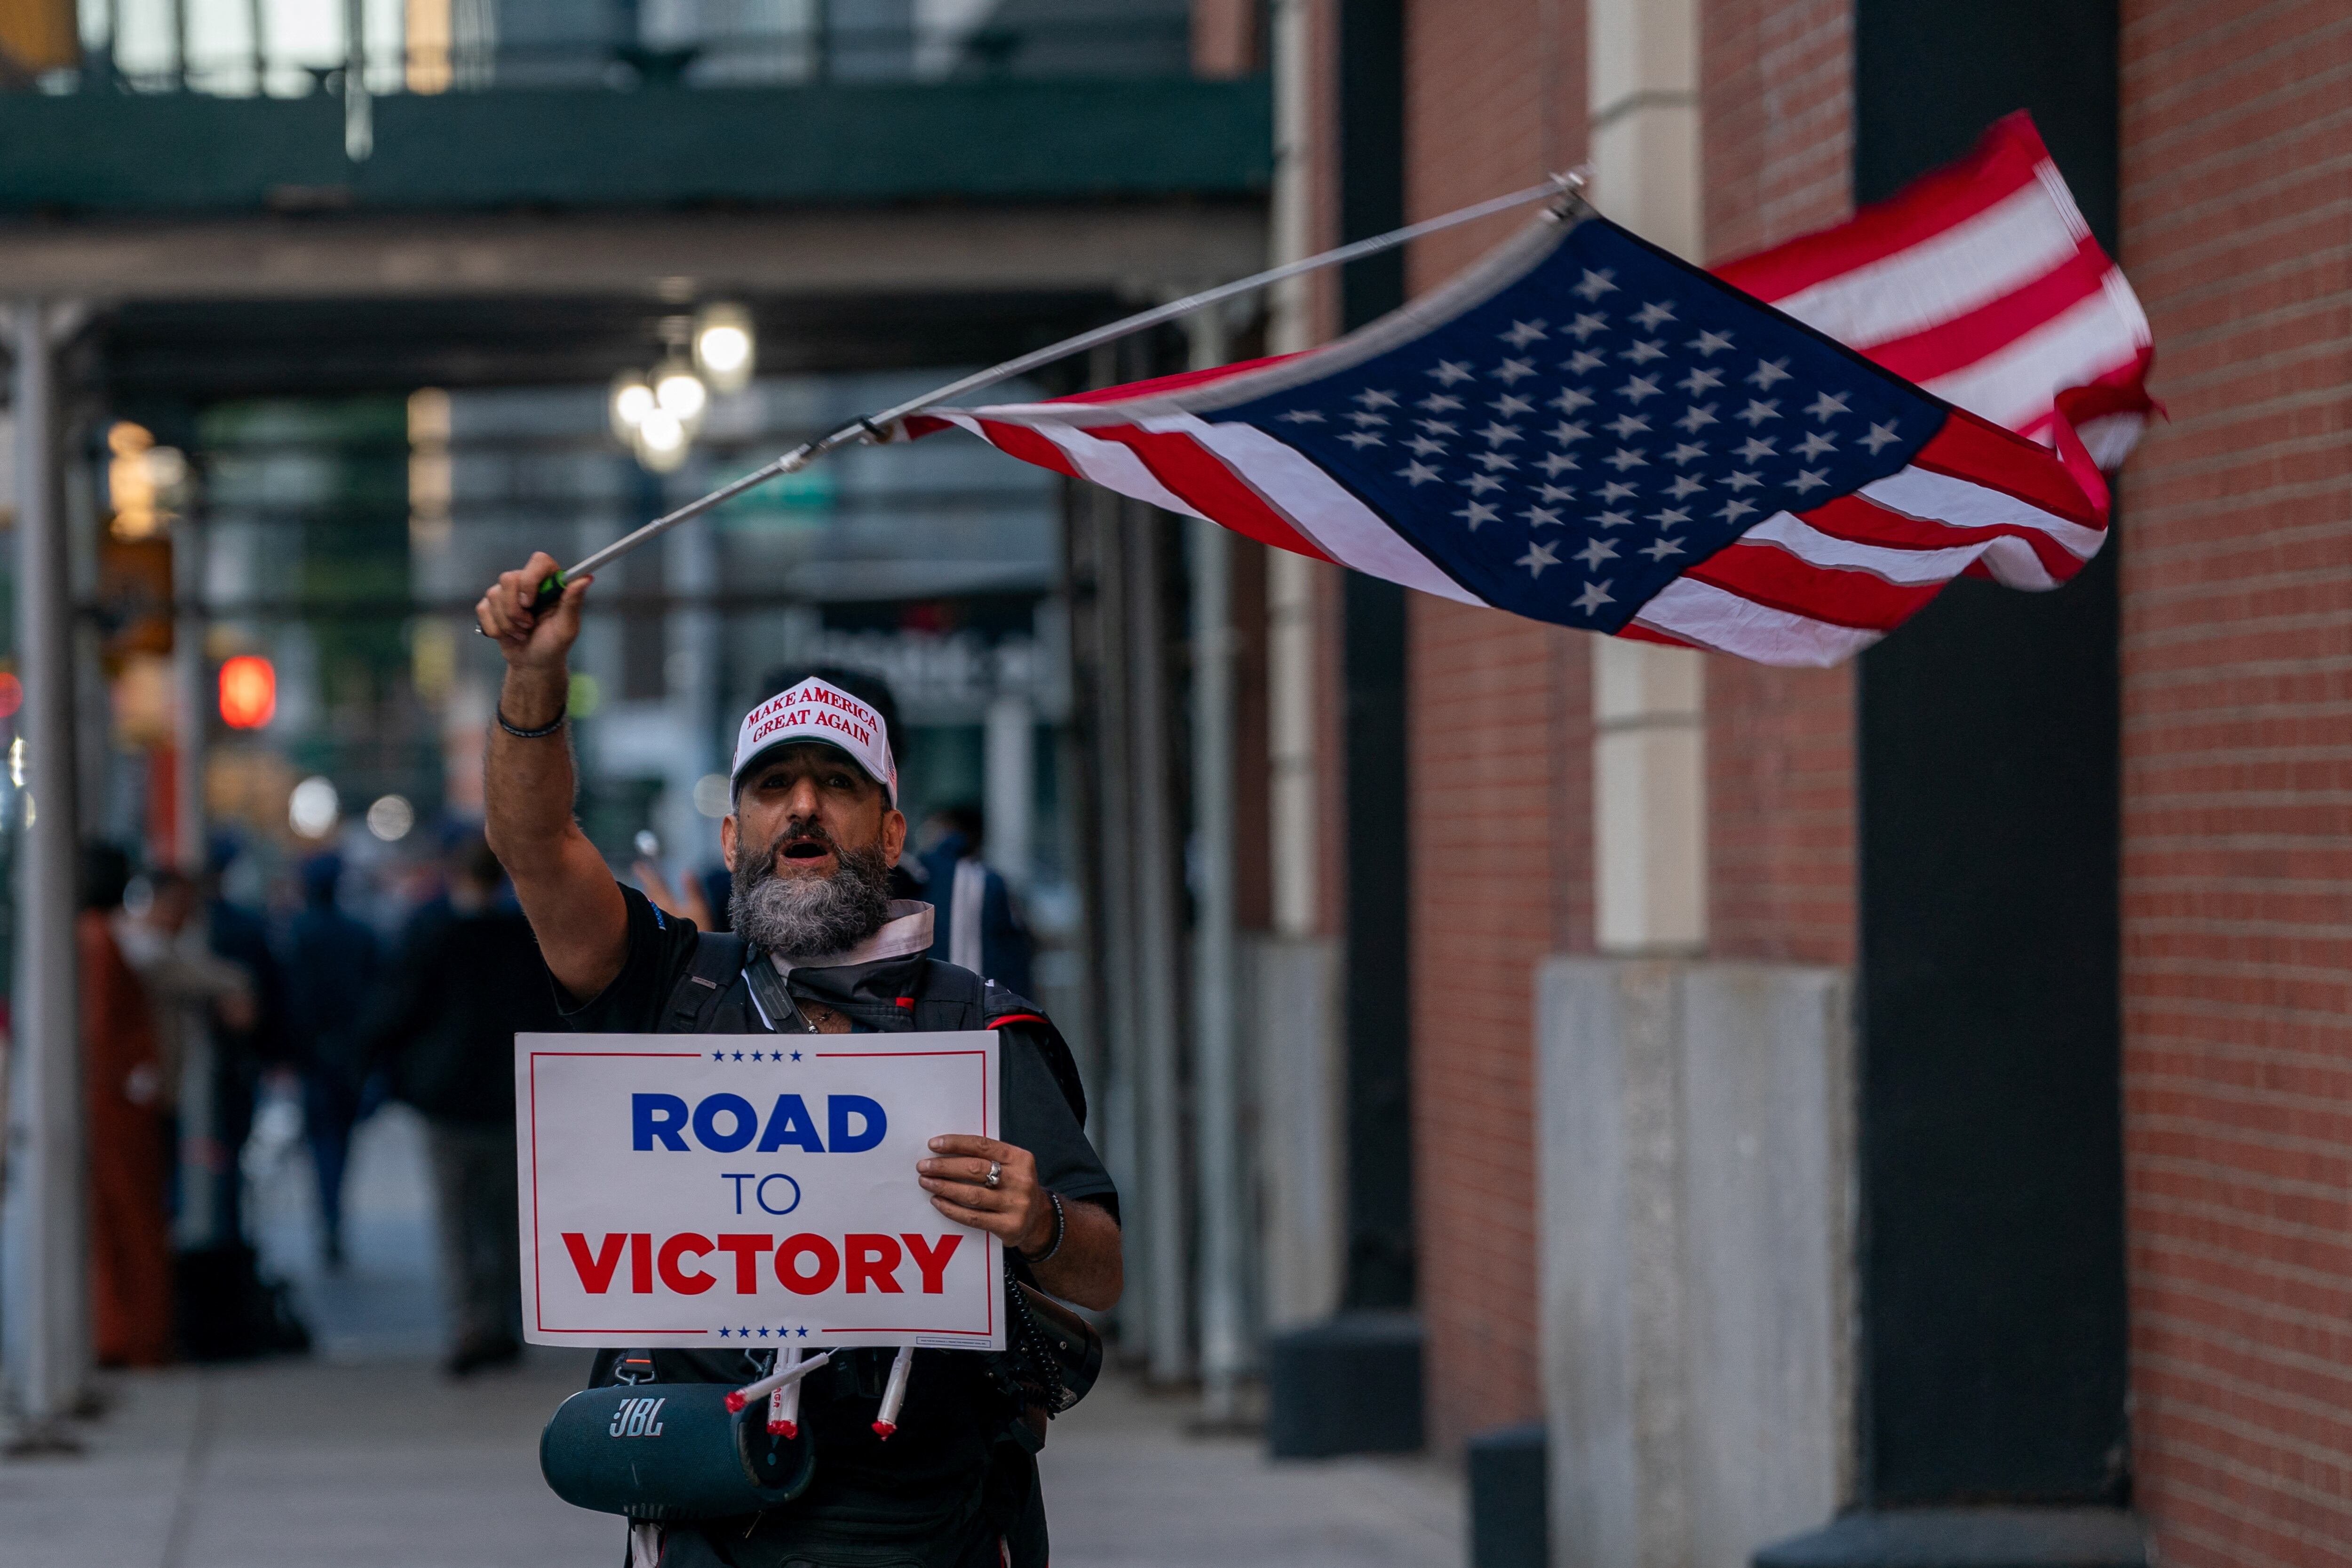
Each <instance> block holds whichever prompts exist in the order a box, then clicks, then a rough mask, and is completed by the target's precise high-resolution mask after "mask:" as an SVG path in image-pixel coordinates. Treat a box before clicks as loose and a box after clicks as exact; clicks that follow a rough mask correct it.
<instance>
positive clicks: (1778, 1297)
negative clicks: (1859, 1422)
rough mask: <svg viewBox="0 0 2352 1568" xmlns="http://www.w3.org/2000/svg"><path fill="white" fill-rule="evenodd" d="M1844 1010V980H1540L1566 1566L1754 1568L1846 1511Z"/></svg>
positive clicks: (1678, 974) (1579, 964)
mask: <svg viewBox="0 0 2352 1568" xmlns="http://www.w3.org/2000/svg"><path fill="white" fill-rule="evenodd" d="M1851 1007H1852V1002H1851V991H1850V987H1849V984H1848V981H1847V978H1846V976H1845V975H1844V974H1843V973H1842V972H1840V971H1836V970H1824V969H1803V968H1797V967H1793V966H1781V965H1770V964H1738V963H1685V962H1681V961H1675V960H1646V961H1627V960H1622V959H1581V958H1556V959H1553V960H1551V961H1550V962H1549V963H1547V964H1546V965H1545V966H1544V968H1543V970H1542V971H1541V972H1540V973H1539V975H1538V980H1537V994H1536V1010H1537V1068H1536V1075H1537V1085H1538V1097H1539V1099H1540V1101H1541V1104H1542V1108H1543V1117H1542V1126H1541V1131H1542V1136H1541V1138H1540V1139H1539V1140H1538V1148H1539V1150H1540V1160H1541V1163H1540V1166H1539V1169H1538V1182H1537V1191H1538V1194H1540V1196H1541V1200H1542V1202H1541V1207H1542V1225H1543V1237H1544V1247H1543V1273H1542V1282H1541V1289H1542V1295H1541V1303H1542V1305H1541V1311H1542V1322H1543V1335H1544V1394H1545V1401H1544V1403H1545V1406H1546V1409H1547V1412H1548V1415H1549V1426H1550V1435H1551V1444H1550V1463H1551V1520H1552V1526H1551V1530H1552V1552H1553V1558H1552V1560H1553V1561H1554V1562H1555V1563H1561V1564H1572V1565H1574V1568H1741V1565H1743V1564H1745V1563H1747V1562H1748V1557H1749V1555H1750V1553H1752V1552H1754V1551H1755V1550H1756V1548H1757V1547H1758V1546H1759V1545H1761V1544H1763V1543H1764V1542H1769V1541H1771V1540H1774V1539H1776V1538H1778V1537H1780V1536H1782V1535H1785V1534H1788V1533H1789V1532H1790V1531H1794V1530H1797V1529H1800V1528H1802V1527H1803V1526H1805V1525H1808V1524H1811V1523H1813V1522H1815V1521H1819V1520H1821V1519H1822V1518H1824V1517H1826V1516H1828V1515H1829V1514H1830V1513H1831V1512H1832V1511H1833V1510H1835V1509H1836V1507H1837V1505H1838V1504H1839V1502H1840V1501H1842V1500H1843V1499H1845V1498H1847V1497H1848V1496H1850V1495H1851V1494H1852V1488H1853V1461H1852V1456H1853V1432H1852V1412H1853V1321H1854V1319H1853V1268H1852V1252H1853V1208H1854V1204H1853V1189H1852V1174H1851V1173H1852V1171H1853V1043H1852V1037H1851V1032H1850V1028H1849V1016H1850V1013H1851Z"/></svg>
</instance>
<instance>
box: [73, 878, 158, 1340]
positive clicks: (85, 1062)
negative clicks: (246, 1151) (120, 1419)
mask: <svg viewBox="0 0 2352 1568" xmlns="http://www.w3.org/2000/svg"><path fill="white" fill-rule="evenodd" d="M81 878H82V889H81V913H80V915H79V918H78V920H77V921H76V924H75V929H74V935H75V939H76V946H77V947H78V948H79V955H80V961H81V1043H82V1067H83V1070H84V1074H85V1084H84V1094H85V1096H86V1099H87V1104H88V1113H89V1241H90V1316H91V1319H92V1324H91V1329H92V1338H93V1341H94V1343H93V1346H92V1348H93V1351H94V1352H95V1353H96V1355H97V1357H98V1362H99V1364H100V1365H101V1366H161V1365H163V1363H165V1362H168V1361H170V1360H171V1359H172V1236H171V1222H170V1218H169V1216H168V1215H167V1213H166V1210H165V1205H164V1184H165V1178H164V1160H165V1148H166V1134H165V1131H164V1123H163V1106H162V1101H163V1062H162V1059H161V1058H160V1056H159V1054H158V1048H157V1040H156V1032H155V1013H154V1008H153V1006H152V1004H150V1002H149V1001H148V998H147V991H146V988H145V987H144V986H143V985H142V984H141V983H140V979H139V976H138V975H137V974H136V973H133V972H132V970H131V965H130V964H129V963H127V962H125V961H124V959H123V956H122V947H121V943H120V942H118V941H117V940H116V935H115V932H116V928H117V926H118V925H119V924H120V923H121V914H122V893H123V889H124V888H125V887H126V886H127V885H128V884H129V882H130V880H131V862H130V858H128V857H127V856H125V855H124V854H123V853H122V851H121V850H120V849H117V848H115V847H113V846H112V845H110V844H91V845H89V846H87V847H84V849H83V850H82V870H81Z"/></svg>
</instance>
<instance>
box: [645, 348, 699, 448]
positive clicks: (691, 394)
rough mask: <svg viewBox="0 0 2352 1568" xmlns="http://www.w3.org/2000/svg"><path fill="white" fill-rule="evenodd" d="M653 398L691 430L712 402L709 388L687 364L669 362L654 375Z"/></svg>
mask: <svg viewBox="0 0 2352 1568" xmlns="http://www.w3.org/2000/svg"><path fill="white" fill-rule="evenodd" d="M654 402H655V403H656V405H659V406H660V408H661V410H662V412H663V413H665V414H667V415H668V416H670V417H671V418H673V419H675V420H677V422H678V423H679V424H680V425H683V426H686V427H687V430H688V433H689V434H691V433H692V431H693V429H694V427H695V426H696V425H697V424H698V423H699V422H700V421H701V418H702V411H703V410H704V409H705V408H708V407H709V406H710V391H709V388H708V387H706V386H704V385H703V384H702V378H701V377H700V376H698V375H697V374H694V372H693V371H692V370H691V369H689V368H688V367H687V366H686V365H684V364H667V365H664V366H663V367H662V368H661V369H660V371H658V372H657V373H656V374H655V376H654Z"/></svg>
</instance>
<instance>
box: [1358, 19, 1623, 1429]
mask: <svg viewBox="0 0 2352 1568" xmlns="http://www.w3.org/2000/svg"><path fill="white" fill-rule="evenodd" d="M1406 49H1407V54H1406V76H1407V84H1408V85H1407V89H1406V104H1405V126H1406V136H1407V142H1406V178H1405V188H1406V199H1407V210H1408V213H1409V216H1412V217H1426V216H1431V215H1433V214H1435V213H1440V212H1444V211H1445V210H1446V209H1448V208H1450V207H1455V206H1460V205H1465V203H1469V202H1474V201H1476V200H1478V199H1479V198H1481V197H1484V196H1490V195H1498V194H1500V193H1502V192H1504V191H1507V190H1511V189H1514V188H1516V187H1517V186H1520V185H1526V184H1532V183H1533V182H1534V181H1536V180H1537V179H1538V178H1540V177H1541V176H1542V174H1544V173H1545V172H1546V171H1547V170H1548V169H1554V168H1560V167H1564V166H1566V165H1568V164H1570V163H1576V162H1578V161H1579V160H1580V159H1581V157H1582V156H1583V153H1582V146H1583V126H1584V80H1585V66H1584V13H1583V7H1582V6H1581V5H1576V4H1571V3H1566V0H1417V3H1416V4H1414V5H1412V6H1411V7H1410V9H1409V11H1408V13H1407V22H1406ZM1525 221H1527V220H1526V216H1525V215H1524V214H1513V215H1509V216H1502V217H1497V218H1494V219H1489V220H1487V221H1486V223H1483V224H1479V225H1474V226H1469V227H1466V228H1463V229H1456V230H1453V231H1451V232H1449V233H1446V234H1444V235H1438V236H1433V237H1431V238H1429V239H1426V240H1423V241H1421V242H1420V243H1419V244H1418V245H1417V246H1416V247H1415V248H1414V251H1413V253H1412V256H1411V257H1410V258H1409V261H1408V267H1409V277H1410V281H1411V286H1412V288H1413V289H1416V290H1419V289H1427V288H1429V287H1431V286H1432V285H1433V284H1436V283H1438V282H1440V281H1442V280H1443V279H1445V278H1446V277H1447V276H1448V275H1450V274H1451V273H1452V272H1454V270H1455V269H1457V268H1460V267H1461V266H1462V265H1464V264H1465V262H1467V261H1469V260H1470V259H1471V258H1474V257H1475V256H1476V255H1477V254H1478V253H1479V252H1481V251H1483V250H1484V249H1486V247H1488V246H1490V245H1492V244H1494V243H1495V242H1496V240H1498V239H1500V238H1501V237H1504V236H1505V235H1507V234H1509V233H1511V232H1512V230H1513V229H1514V228H1515V227H1516V226H1517V225H1518V224H1520V223H1524V222H1525ZM1410 625H1411V636H1412V654H1411V662H1410V667H1409V670H1408V676H1407V679H1408V683H1409V684H1408V701H1409V702H1410V704H1411V709H1412V711H1411V717H1410V722H1411V726H1412V729H1411V734H1412V740H1411V749H1412V755H1411V758H1410V760H1409V766H1410V768H1411V780H1410V789H1411V796H1410V798H1411V801H1412V889H1413V890H1412V900H1413V922H1412V943H1413V945H1412V966H1413V1020H1412V1022H1413V1036H1412V1053H1413V1055H1412V1071H1413V1091H1414V1108H1415V1109H1414V1125H1413V1159H1414V1169H1415V1188H1416V1202H1417V1213H1416V1216H1415V1219H1416V1226H1417V1230H1416V1237H1417V1244H1418V1247H1419V1256H1420V1279H1421V1307H1422V1314H1423V1321H1424V1322H1425V1323H1426V1324H1427V1326H1428V1331H1429V1355H1430V1361H1429V1378H1428V1389H1429V1409H1430V1415H1431V1421H1432V1431H1433V1438H1434V1440H1435V1441H1436V1442H1437V1443H1438V1444H1439V1445H1441V1446H1442V1447H1446V1448H1452V1447H1454V1446H1456V1445H1458V1444H1459V1443H1460V1442H1461V1440H1462V1439H1463V1438H1464V1437H1465V1436H1467V1435H1468V1434H1470V1433H1471V1432H1474V1431H1476V1430H1478V1429H1480V1428H1482V1427H1485V1426H1496V1425H1500V1424H1502V1423H1506V1422H1512V1421H1526V1420H1533V1419H1535V1418H1537V1417H1538V1416H1540V1415H1541V1414H1542V1405H1541V1397H1542V1394H1541V1379H1540V1377H1539V1375H1538V1374H1539V1360H1540V1351H1539V1336H1538V1328H1537V1318H1536V1300H1537V1298H1536V1194H1535V1168H1536V1158H1535V1146H1534V1141H1535V1098H1534V1071H1535V1057H1534V1048H1533V1037H1534V1035H1533V1031H1534V1019H1533V1006H1532V1003H1533V989H1534V978H1533V977H1534V971H1535V965H1536V963H1537V961H1538V960H1539V959H1540V958H1542V957H1543V956H1544V955H1545V954H1546V953H1549V952H1558V951H1560V950H1562V949H1563V948H1580V947H1590V945H1591V914H1590V890H1589V889H1590V886H1591V871H1590V866H1591V856H1590V850H1589V845H1588V837H1589V832H1590V826H1591V794H1590V787H1589V781H1590V777H1591V764H1590V762H1589V760H1588V759H1589V756H1590V751H1591V733H1590V728H1589V720H1588V715H1587V709H1588V701H1587V693H1588V690H1589V689H1590V686H1591V674H1590V672H1589V666H1588V663H1587V653H1586V649H1585V646H1584V645H1585V639H1584V638H1583V637H1581V636H1580V635H1579V634H1577V633H1574V632H1569V631H1563V630H1559V629H1557V628H1553V627H1547V626H1539V625H1538V624H1536V623H1534V622H1532V621H1525V620H1520V619H1517V618H1516V617H1514V616H1506V615H1502V614H1500V613H1498V612H1496V611H1491V610H1476V609H1470V608H1467V607H1465V606H1463V605H1454V604H1449V603H1446V602H1445V601H1444V600H1439V599H1432V598H1425V597H1422V596H1420V595H1415V596H1414V597H1413V599H1412V606H1411V623H1410ZM1364 830H1366V829H1365V827H1364V826H1359V828H1358V831H1364ZM1375 830H1376V829H1375Z"/></svg>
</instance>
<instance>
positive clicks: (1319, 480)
mask: <svg viewBox="0 0 2352 1568" xmlns="http://www.w3.org/2000/svg"><path fill="white" fill-rule="evenodd" d="M1138 424H1139V426H1140V427H1141V428H1143V429H1146V430H1169V431H1181V432H1182V433H1183V434H1185V435H1188V436H1190V437H1192V439H1193V440H1194V441H1195V442H1197V443H1199V444H1200V446H1201V447H1202V448H1204V449H1205V450H1207V451H1208V452H1209V453H1211V454H1212V455H1213V456H1214V457H1215V458H1217V460H1218V461H1220V462H1222V463H1223V464H1224V465H1225V467H1226V468H1229V469H1231V470H1232V471H1233V473H1234V477H1235V478H1236V479H1240V480H1241V481H1242V482H1243V483H1244V484H1246V485H1248V486H1249V487H1250V488H1251V489H1254V490H1255V491H1256V492H1257V493H1258V494H1259V495H1260V496H1261V497H1263V498H1264V499H1265V503H1266V504H1267V505H1268V506H1270V507H1272V508H1274V509H1275V510H1276V511H1278V512H1280V513H1282V515H1283V516H1284V517H1286V518H1287V519H1289V520H1290V523H1291V526H1292V527H1294V528H1296V529H1297V530H1298V531H1299V532H1301V533H1303V534H1305V535H1306V536H1307V538H1309V539H1311V540H1313V541H1314V542H1315V543H1316V546H1317V548H1318V549H1320V550H1321V551H1322V552H1324V553H1325V554H1327V555H1328V556H1330V557H1331V558H1332V559H1333V560H1334V561H1337V562H1339V563H1341V564H1342V565H1347V566H1352V567H1354V568H1355V569H1356V570H1357V571H1359V572H1364V573H1369V574H1371V575H1372V576H1375V577H1382V578H1386V579H1387V580H1388V581H1389V582H1391V583H1402V584H1404V585H1405V586H1406V587H1408V588H1418V589H1420V590H1421V591H1422V592H1423V593H1424V594H1434V595H1437V596H1438V597H1439V598H1441V599H1452V600H1454V602H1456V603H1457V604H1464V605H1484V604H1485V603H1486V600H1484V599H1481V598H1480V597H1478V595H1475V594H1473V593H1472V592H1470V590H1468V589H1467V588H1465V587H1464V586H1463V585H1462V584H1459V583H1456V582H1455V581H1454V579H1453V578H1451V577H1449V576H1447V575H1446V574H1444V573H1443V572H1441V571H1439V570H1438V569H1437V567H1436V565H1435V564H1434V563H1432V562H1431V561H1430V559H1429V557H1428V556H1426V555H1423V553H1422V552H1420V551H1418V550H1416V549H1414V548H1413V546H1412V543H1411V542H1408V541H1407V540H1406V539H1405V538H1404V537H1403V536H1402V535H1401V534H1399V533H1398V532H1397V531H1396V530H1395V529H1393V528H1391V527H1390V526H1389V524H1388V523H1386V522H1385V521H1381V515H1380V514H1379V513H1378V512H1376V511H1374V510H1371V508H1370V507H1368V506H1366V505H1365V504H1364V503H1363V502H1362V501H1360V500H1357V499H1356V498H1355V497H1354V496H1353V495H1351V494H1350V493H1349V491H1348V490H1347V489H1344V488H1342V487H1341V486H1340V485H1339V482H1338V481H1337V480H1335V479H1332V478H1331V476H1330V475H1328V474H1327V473H1325V472H1324V471H1323V470H1322V469H1321V468H1318V467H1317V466H1316V465H1315V464H1314V463H1313V462H1311V461H1310V460H1308V458H1307V457H1306V456H1305V455H1304V454H1303V453H1301V452H1300V451H1299V450H1298V449H1297V447H1288V446H1285V445H1284V444H1283V443H1282V442H1280V441H1278V440H1276V439H1275V438H1274V437H1271V436H1269V435H1267V434H1266V433H1265V431H1263V430H1261V429H1259V428H1258V427H1257V426H1255V425H1244V424H1242V423H1241V422H1239V421H1238V420H1221V421H1218V422H1216V423H1214V424H1212V423H1211V422H1209V421H1208V420H1205V419H1202V417H1201V416H1199V415H1197V414H1171V415H1163V416H1160V417H1158V418H1154V419H1145V420H1140V421H1139V422H1138Z"/></svg>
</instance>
